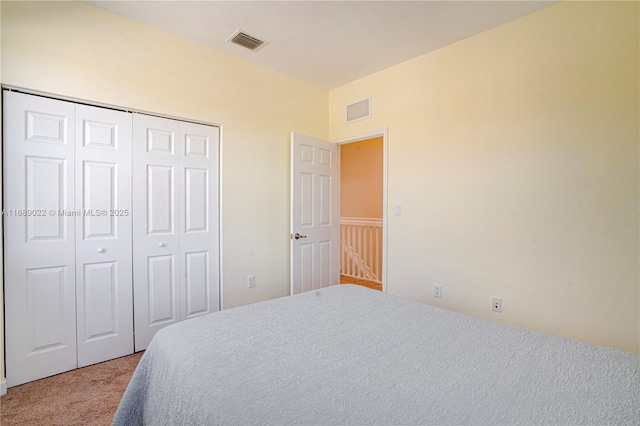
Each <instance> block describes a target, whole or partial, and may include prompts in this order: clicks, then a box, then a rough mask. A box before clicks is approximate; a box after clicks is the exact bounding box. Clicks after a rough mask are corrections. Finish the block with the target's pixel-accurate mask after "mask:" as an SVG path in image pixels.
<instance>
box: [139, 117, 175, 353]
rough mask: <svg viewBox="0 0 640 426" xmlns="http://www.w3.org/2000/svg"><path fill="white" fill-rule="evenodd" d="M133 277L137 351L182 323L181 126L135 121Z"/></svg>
mask: <svg viewBox="0 0 640 426" xmlns="http://www.w3.org/2000/svg"><path fill="white" fill-rule="evenodd" d="M133 135H134V136H133V162H134V164H135V168H134V173H133V246H134V247H135V250H134V258H133V261H134V263H133V274H134V282H135V286H134V306H135V313H134V315H135V318H134V322H135V350H136V351H140V350H144V349H145V348H146V347H147V345H148V344H149V342H150V341H151V338H152V337H153V335H154V334H155V333H156V332H157V331H158V330H160V329H161V328H163V327H166V326H167V325H169V324H173V323H175V322H177V321H180V319H181V315H180V293H179V279H178V275H179V264H178V261H177V259H179V257H180V235H179V232H178V225H179V211H178V202H177V200H176V196H177V193H178V192H179V188H180V187H181V182H182V176H181V174H180V173H179V167H180V158H179V155H178V153H179V152H181V149H182V146H181V139H180V123H179V122H178V121H175V120H169V119H164V118H158V117H152V116H147V115H142V114H135V115H134V117H133Z"/></svg>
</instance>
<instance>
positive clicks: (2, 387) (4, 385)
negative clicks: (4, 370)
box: [0, 377, 7, 395]
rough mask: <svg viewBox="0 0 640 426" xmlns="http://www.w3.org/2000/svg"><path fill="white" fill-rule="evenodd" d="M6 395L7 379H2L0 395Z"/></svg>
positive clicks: (0, 381) (0, 380)
mask: <svg viewBox="0 0 640 426" xmlns="http://www.w3.org/2000/svg"><path fill="white" fill-rule="evenodd" d="M6 394H7V379H5V378H4V377H3V378H2V379H0V395H6Z"/></svg>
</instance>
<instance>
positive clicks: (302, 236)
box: [293, 232, 307, 240]
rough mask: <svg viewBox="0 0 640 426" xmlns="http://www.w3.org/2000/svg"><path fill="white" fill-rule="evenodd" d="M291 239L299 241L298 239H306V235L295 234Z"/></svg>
mask: <svg viewBox="0 0 640 426" xmlns="http://www.w3.org/2000/svg"><path fill="white" fill-rule="evenodd" d="M293 238H295V239H296V240H299V239H300V238H307V236H306V235H300V234H298V233H297V232H296V235H294V236H293Z"/></svg>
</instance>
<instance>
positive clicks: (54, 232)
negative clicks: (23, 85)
mask: <svg viewBox="0 0 640 426" xmlns="http://www.w3.org/2000/svg"><path fill="white" fill-rule="evenodd" d="M3 113H4V129H3V132H4V133H3V147H4V209H5V215H4V218H3V219H4V235H5V241H4V261H5V262H4V269H5V280H4V283H5V287H4V291H5V330H6V349H7V350H6V373H7V382H8V386H15V385H18V384H21V383H25V382H28V381H31V380H35V379H38V378H42V377H46V376H50V375H53V374H57V373H60V372H63V371H67V370H71V369H73V368H76V367H79V366H80V367H81V366H85V365H89V364H93V363H96V362H100V361H103V360H106V359H110V358H114V357H117V356H121V355H126V354H128V353H131V352H132V351H133V326H132V322H133V321H132V317H133V315H132V303H131V292H132V281H131V216H130V209H131V192H130V189H129V188H130V183H129V181H130V173H131V172H130V171H131V117H130V115H129V114H126V113H121V112H116V111H112V110H107V109H103V108H97V107H87V106H81V105H76V104H74V103H70V102H64V101H58V100H52V99H47V98H43V97H37V96H31V95H25V94H20V93H15V92H6V91H5V92H4V109H3ZM125 211H129V216H127V215H126V213H122V214H121V215H119V212H125Z"/></svg>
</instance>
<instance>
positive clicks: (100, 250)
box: [98, 248, 106, 253]
mask: <svg viewBox="0 0 640 426" xmlns="http://www.w3.org/2000/svg"><path fill="white" fill-rule="evenodd" d="M105 251H106V250H105V249H103V248H99V249H98V253H104V252H105Z"/></svg>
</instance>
